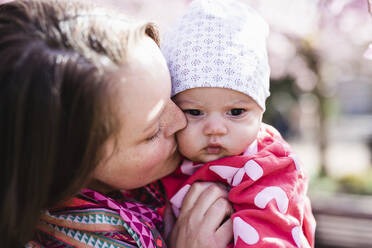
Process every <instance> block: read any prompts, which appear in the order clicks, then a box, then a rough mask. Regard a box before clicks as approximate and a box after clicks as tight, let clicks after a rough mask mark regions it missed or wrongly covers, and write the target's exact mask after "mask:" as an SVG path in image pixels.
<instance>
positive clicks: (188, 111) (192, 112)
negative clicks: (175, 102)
mask: <svg viewBox="0 0 372 248" xmlns="http://www.w3.org/2000/svg"><path fill="white" fill-rule="evenodd" d="M183 112H184V113H185V114H189V115H193V116H199V115H202V112H201V111H200V110H198V109H185V110H184V111H183Z"/></svg>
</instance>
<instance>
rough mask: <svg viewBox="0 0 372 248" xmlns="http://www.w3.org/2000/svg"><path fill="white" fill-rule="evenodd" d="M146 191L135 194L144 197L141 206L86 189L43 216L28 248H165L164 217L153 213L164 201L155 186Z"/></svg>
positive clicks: (125, 198) (131, 201) (123, 198)
mask: <svg viewBox="0 0 372 248" xmlns="http://www.w3.org/2000/svg"><path fill="white" fill-rule="evenodd" d="M146 192H147V194H143V192H141V193H140V194H139V193H138V192H137V193H136V194H137V195H138V196H139V197H141V198H142V199H140V200H141V203H140V202H138V201H135V200H134V198H130V197H129V199H130V200H128V196H129V195H123V194H121V199H118V198H112V197H108V196H106V195H102V194H100V193H98V192H96V191H93V190H89V189H83V190H82V192H81V194H79V195H77V196H76V197H74V198H72V199H71V200H69V201H68V202H65V203H63V204H62V205H61V206H58V207H55V208H53V209H49V210H47V211H44V212H43V213H42V215H41V221H40V223H39V225H38V227H37V231H36V234H35V237H34V240H33V241H30V242H29V243H28V244H27V245H26V247H27V248H31V247H33V248H36V247H48V248H49V247H51V248H67V247H68V248H70V247H82V248H88V247H90V248H91V247H97V248H124V247H125V248H133V247H143V248H163V247H166V244H165V242H164V240H163V238H162V237H161V235H160V233H159V232H158V230H161V229H162V218H161V217H160V215H159V214H158V213H157V212H156V211H154V210H153V209H155V207H154V206H155V205H156V204H155V205H153V203H154V202H155V203H157V204H158V205H157V206H161V204H162V202H163V200H162V198H161V195H160V194H158V193H157V192H158V191H156V190H154V188H153V187H152V188H151V187H150V186H148V187H147V188H146ZM149 193H150V194H149ZM134 195H135V194H131V195H130V196H131V197H133V196H134ZM137 198H138V197H137ZM114 199H115V200H114ZM156 201H157V202H156ZM149 202H151V203H152V204H149ZM143 203H145V204H146V205H145V204H143Z"/></svg>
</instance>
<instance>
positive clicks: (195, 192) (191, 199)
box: [179, 182, 213, 217]
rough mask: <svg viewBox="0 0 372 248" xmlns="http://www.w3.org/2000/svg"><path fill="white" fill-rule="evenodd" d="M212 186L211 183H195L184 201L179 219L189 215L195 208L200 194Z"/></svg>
mask: <svg viewBox="0 0 372 248" xmlns="http://www.w3.org/2000/svg"><path fill="white" fill-rule="evenodd" d="M212 184H213V183H211V182H196V183H193V184H192V186H191V188H190V190H189V192H188V193H187V194H186V196H185V198H184V199H183V202H182V206H181V209H180V215H179V217H182V216H183V215H185V214H187V213H188V212H189V211H190V210H191V209H192V208H193V207H194V206H195V202H196V201H197V200H198V198H199V196H200V194H201V193H202V192H203V191H204V190H205V189H207V188H208V187H209V186H210V185H212Z"/></svg>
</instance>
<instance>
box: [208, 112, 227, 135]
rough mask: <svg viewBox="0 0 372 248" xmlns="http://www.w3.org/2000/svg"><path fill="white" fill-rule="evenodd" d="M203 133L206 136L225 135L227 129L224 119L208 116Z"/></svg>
mask: <svg viewBox="0 0 372 248" xmlns="http://www.w3.org/2000/svg"><path fill="white" fill-rule="evenodd" d="M203 132H204V135H225V134H226V133H227V127H226V125H225V121H224V119H223V118H222V117H220V116H218V115H211V116H208V118H207V120H206V123H205V125H204V129H203Z"/></svg>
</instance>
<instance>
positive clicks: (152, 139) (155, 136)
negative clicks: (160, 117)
mask: <svg viewBox="0 0 372 248" xmlns="http://www.w3.org/2000/svg"><path fill="white" fill-rule="evenodd" d="M161 131H162V127H161V126H160V127H159V129H158V131H156V133H155V134H153V135H151V136H150V137H148V138H146V141H154V140H156V139H157V138H158V137H159V135H160V133H161Z"/></svg>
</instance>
